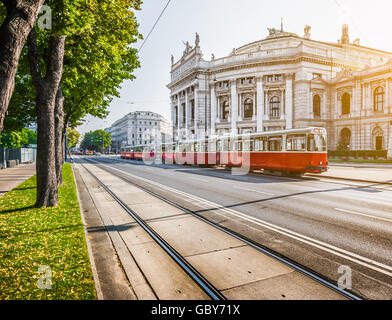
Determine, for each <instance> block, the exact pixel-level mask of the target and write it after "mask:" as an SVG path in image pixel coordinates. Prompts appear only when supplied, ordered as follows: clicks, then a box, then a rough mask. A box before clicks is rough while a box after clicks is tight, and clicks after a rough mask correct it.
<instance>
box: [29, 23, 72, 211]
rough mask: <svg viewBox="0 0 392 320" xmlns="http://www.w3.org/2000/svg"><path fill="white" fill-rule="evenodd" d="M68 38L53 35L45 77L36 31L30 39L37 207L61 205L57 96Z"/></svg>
mask: <svg viewBox="0 0 392 320" xmlns="http://www.w3.org/2000/svg"><path fill="white" fill-rule="evenodd" d="M64 43H65V37H53V36H52V37H50V39H49V49H48V57H47V59H45V60H46V68H45V69H46V75H45V77H42V76H41V68H40V62H41V59H40V56H39V54H38V48H37V40H36V33H35V30H34V29H33V30H32V31H31V33H30V35H29V38H28V45H29V63H30V73H31V77H32V79H33V84H34V87H35V90H36V104H37V125H38V130H37V138H38V141H37V202H36V207H39V208H40V207H54V206H56V205H57V204H58V185H57V172H56V147H55V140H56V133H55V105H56V96H57V93H58V90H59V85H60V81H61V77H62V72H63V59H64Z"/></svg>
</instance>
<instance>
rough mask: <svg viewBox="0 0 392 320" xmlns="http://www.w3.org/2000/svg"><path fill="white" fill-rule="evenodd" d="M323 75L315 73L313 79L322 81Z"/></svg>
mask: <svg viewBox="0 0 392 320" xmlns="http://www.w3.org/2000/svg"><path fill="white" fill-rule="evenodd" d="M321 77H322V75H321V73H313V79H321Z"/></svg>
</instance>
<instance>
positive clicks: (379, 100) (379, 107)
mask: <svg viewBox="0 0 392 320" xmlns="http://www.w3.org/2000/svg"><path fill="white" fill-rule="evenodd" d="M383 110H384V88H383V87H378V88H377V89H376V90H374V111H383Z"/></svg>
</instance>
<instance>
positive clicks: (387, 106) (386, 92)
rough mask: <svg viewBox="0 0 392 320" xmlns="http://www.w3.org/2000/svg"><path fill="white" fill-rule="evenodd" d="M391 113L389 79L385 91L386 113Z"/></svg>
mask: <svg viewBox="0 0 392 320" xmlns="http://www.w3.org/2000/svg"><path fill="white" fill-rule="evenodd" d="M389 111H390V103H389V79H388V78H387V83H386V89H385V108H384V113H388V112H389Z"/></svg>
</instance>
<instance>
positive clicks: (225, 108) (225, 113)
mask: <svg viewBox="0 0 392 320" xmlns="http://www.w3.org/2000/svg"><path fill="white" fill-rule="evenodd" d="M229 113H230V109H229V101H227V100H226V101H223V103H222V119H223V120H228V119H229Z"/></svg>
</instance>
